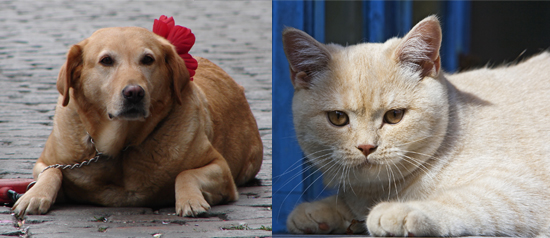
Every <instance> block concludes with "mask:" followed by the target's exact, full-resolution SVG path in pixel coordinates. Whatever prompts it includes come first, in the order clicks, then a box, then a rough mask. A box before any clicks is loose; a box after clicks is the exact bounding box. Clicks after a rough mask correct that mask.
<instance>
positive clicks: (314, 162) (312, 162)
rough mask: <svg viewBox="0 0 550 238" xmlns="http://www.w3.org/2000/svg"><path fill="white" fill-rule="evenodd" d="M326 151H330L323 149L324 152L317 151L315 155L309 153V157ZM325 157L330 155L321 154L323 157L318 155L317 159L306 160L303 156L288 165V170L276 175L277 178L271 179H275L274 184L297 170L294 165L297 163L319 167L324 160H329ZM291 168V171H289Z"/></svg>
mask: <svg viewBox="0 0 550 238" xmlns="http://www.w3.org/2000/svg"><path fill="white" fill-rule="evenodd" d="M327 150H331V149H325V150H321V151H317V152H315V153H311V154H310V155H309V156H311V155H313V154H316V153H319V152H323V151H327ZM327 155H330V153H327V154H323V155H320V156H318V157H314V158H310V159H308V157H307V156H304V157H302V159H300V160H298V161H296V162H294V164H292V165H290V166H289V168H288V169H287V170H285V171H284V172H283V173H282V174H280V175H277V176H275V177H273V178H275V179H276V180H275V182H277V181H278V179H279V178H281V177H282V176H283V175H286V174H288V173H291V172H293V171H294V170H296V169H299V168H300V166H296V164H298V163H304V160H306V161H307V162H309V163H311V164H313V165H319V164H320V163H321V162H323V161H324V160H328V159H330V157H326V156H327ZM321 157H324V158H321ZM318 160H322V161H318ZM291 167H293V169H291V170H289V169H290V168H291Z"/></svg>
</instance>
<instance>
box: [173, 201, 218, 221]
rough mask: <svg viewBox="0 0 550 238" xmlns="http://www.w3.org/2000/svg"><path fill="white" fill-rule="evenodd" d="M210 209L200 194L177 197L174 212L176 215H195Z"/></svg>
mask: <svg viewBox="0 0 550 238" xmlns="http://www.w3.org/2000/svg"><path fill="white" fill-rule="evenodd" d="M208 210H210V204H208V202H206V200H204V198H203V197H202V196H194V197H189V198H183V199H178V201H176V213H177V214H178V216H186V217H197V216H199V215H200V214H203V213H206V212H207V211H208Z"/></svg>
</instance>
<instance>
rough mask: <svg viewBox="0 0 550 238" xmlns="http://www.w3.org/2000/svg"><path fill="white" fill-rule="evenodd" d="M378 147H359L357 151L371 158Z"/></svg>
mask: <svg viewBox="0 0 550 238" xmlns="http://www.w3.org/2000/svg"><path fill="white" fill-rule="evenodd" d="M376 148H377V146H375V145H359V146H357V149H359V150H360V151H361V152H363V154H364V155H365V156H369V154H370V153H372V152H374V151H375V150H376Z"/></svg>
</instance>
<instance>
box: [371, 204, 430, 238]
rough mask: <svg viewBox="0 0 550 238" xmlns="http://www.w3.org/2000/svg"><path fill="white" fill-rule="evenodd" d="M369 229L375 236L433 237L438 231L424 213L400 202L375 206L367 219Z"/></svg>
mask: <svg viewBox="0 0 550 238" xmlns="http://www.w3.org/2000/svg"><path fill="white" fill-rule="evenodd" d="M367 228H368V230H369V233H370V234H371V235H373V236H431V235H437V230H438V229H437V224H436V223H435V222H434V221H433V220H432V219H430V218H429V217H428V216H427V215H426V214H424V213H423V212H422V211H420V210H418V209H416V208H414V207H411V206H410V205H407V204H405V203H398V202H384V203H380V204H378V205H377V206H375V207H374V208H373V209H372V211H371V212H370V214H369V216H368V217H367Z"/></svg>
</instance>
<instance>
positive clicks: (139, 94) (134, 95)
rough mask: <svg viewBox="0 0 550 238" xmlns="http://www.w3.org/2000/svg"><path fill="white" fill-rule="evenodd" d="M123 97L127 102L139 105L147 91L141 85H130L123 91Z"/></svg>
mask: <svg viewBox="0 0 550 238" xmlns="http://www.w3.org/2000/svg"><path fill="white" fill-rule="evenodd" d="M122 95H123V96H124V98H125V99H126V100H128V101H130V102H132V103H138V102H140V101H141V100H142V99H143V97H145V90H143V88H142V87H141V86H139V85H128V86H126V87H125V88H124V89H122Z"/></svg>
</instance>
